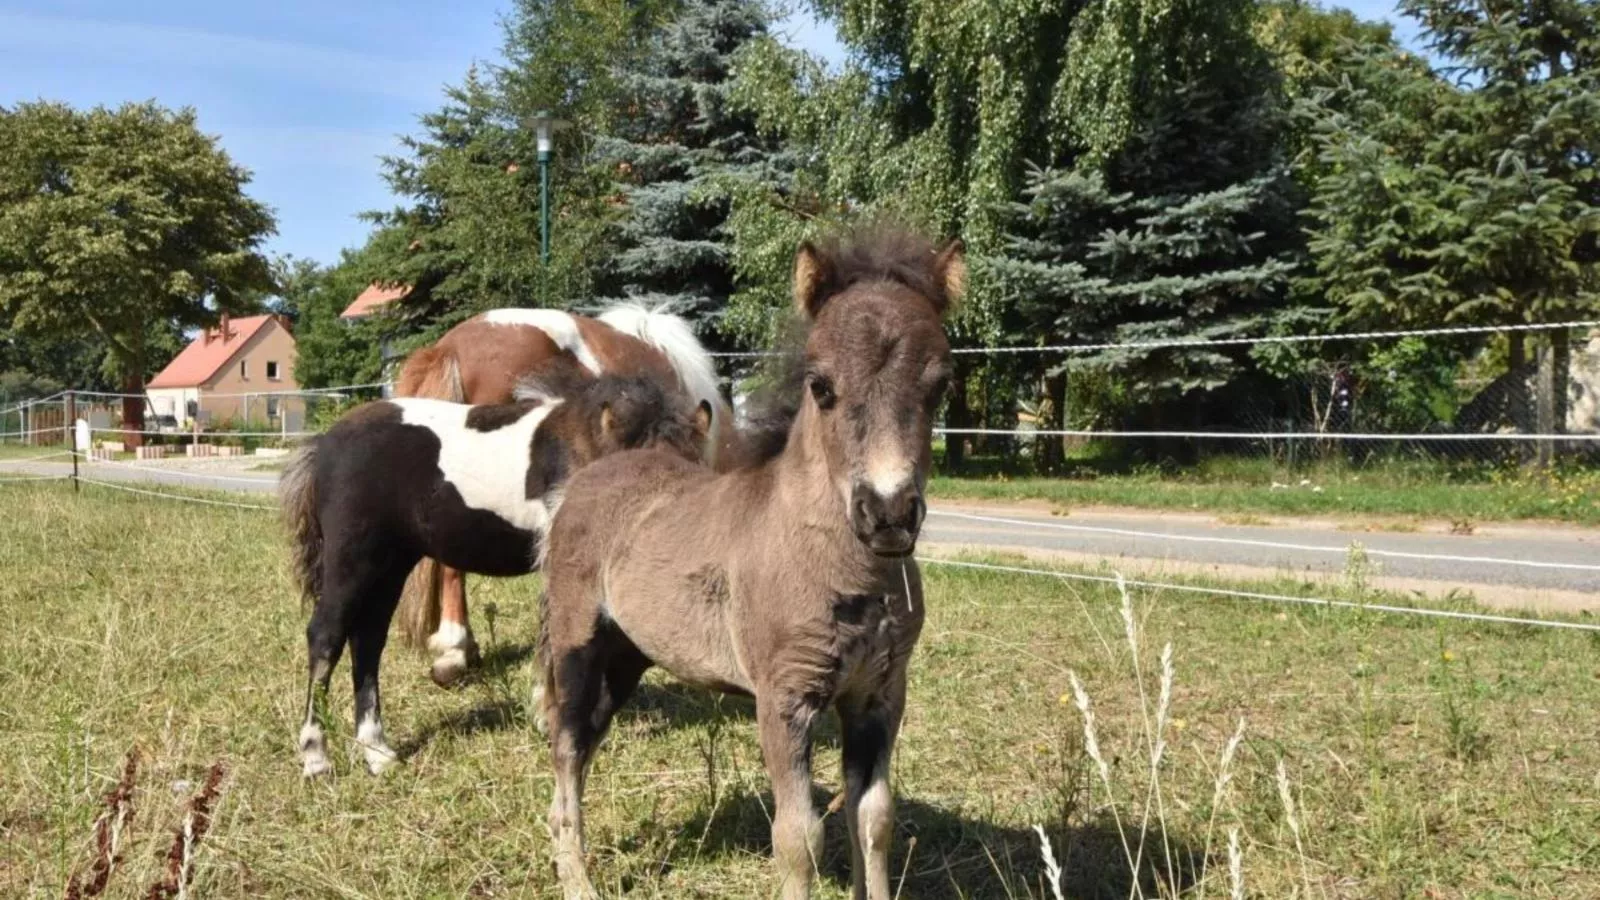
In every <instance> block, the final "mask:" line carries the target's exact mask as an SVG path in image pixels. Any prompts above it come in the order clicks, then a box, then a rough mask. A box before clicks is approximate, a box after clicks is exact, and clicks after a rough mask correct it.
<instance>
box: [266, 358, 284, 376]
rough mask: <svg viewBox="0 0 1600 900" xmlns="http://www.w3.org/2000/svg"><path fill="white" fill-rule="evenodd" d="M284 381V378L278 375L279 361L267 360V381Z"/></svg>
mask: <svg viewBox="0 0 1600 900" xmlns="http://www.w3.org/2000/svg"><path fill="white" fill-rule="evenodd" d="M282 379H283V376H282V375H280V374H278V362H277V360H272V359H269V360H267V380H268V381H281V380H282Z"/></svg>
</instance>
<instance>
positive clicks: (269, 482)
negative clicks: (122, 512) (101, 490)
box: [69, 453, 278, 487]
mask: <svg viewBox="0 0 1600 900" xmlns="http://www.w3.org/2000/svg"><path fill="white" fill-rule="evenodd" d="M69 455H70V454H69ZM78 456H79V458H80V459H82V460H83V461H84V463H85V464H88V465H96V466H112V467H115V468H118V469H131V470H133V471H135V472H154V473H157V474H160V475H170V476H174V477H177V478H193V479H197V480H200V481H228V482H234V483H237V484H254V485H260V486H261V487H272V486H274V485H276V484H277V483H278V480H277V479H276V478H246V477H240V476H234V475H212V474H209V473H206V472H188V471H184V470H183V469H167V468H162V467H159V466H140V465H135V464H134V463H125V462H118V461H116V460H109V459H90V458H89V457H88V456H86V455H84V454H81V453H80V454H78Z"/></svg>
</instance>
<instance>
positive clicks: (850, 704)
mask: <svg viewBox="0 0 1600 900" xmlns="http://www.w3.org/2000/svg"><path fill="white" fill-rule="evenodd" d="M904 709H905V678H904V673H903V672H902V673H900V676H899V677H898V678H894V679H892V681H891V683H890V684H889V685H886V686H885V688H884V689H883V691H882V692H881V693H879V694H877V695H874V696H869V697H860V698H847V699H845V700H842V701H840V703H839V721H840V725H841V726H842V731H843V739H844V740H843V744H844V784H845V804H844V811H845V821H846V822H847V823H848V824H849V826H850V882H851V896H852V897H853V898H854V900H890V896H891V895H890V893H889V843H890V840H891V838H892V837H893V834H894V795H893V793H892V791H891V789H890V786H889V758H890V756H891V755H892V754H893V753H894V741H895V736H896V735H897V734H898V733H899V731H900V715H901V712H902V711H903V710H904Z"/></svg>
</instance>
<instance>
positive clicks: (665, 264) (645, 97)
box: [595, 0, 777, 338]
mask: <svg viewBox="0 0 1600 900" xmlns="http://www.w3.org/2000/svg"><path fill="white" fill-rule="evenodd" d="M767 18H768V13H767V9H766V7H765V5H764V4H762V3H760V2H757V0H688V2H685V3H683V4H682V5H681V6H680V7H679V8H678V10H677V12H676V13H675V15H674V16H673V17H672V18H671V19H670V20H668V21H667V22H665V23H663V24H662V25H661V26H659V27H658V28H656V29H655V30H654V32H653V33H652V34H651V35H650V38H649V40H648V42H647V43H646V45H645V47H644V50H643V52H642V53H641V54H640V57H639V58H638V59H637V60H636V61H634V62H632V63H630V64H628V65H626V66H623V67H619V69H618V70H617V72H616V73H615V75H614V78H615V81H616V83H617V85H618V88H619V92H618V104H619V107H618V110H617V114H616V116H615V119H614V121H615V125H614V128H613V129H612V130H611V132H610V133H609V134H607V135H605V136H602V137H600V138H599V139H597V141H596V144H595V152H596V157H597V158H598V160H599V161H600V163H601V165H602V166H604V168H605V169H606V171H607V172H609V173H610V175H611V176H612V178H613V179H614V185H615V190H616V193H615V194H614V195H613V198H612V199H613V202H614V203H615V204H616V205H617V206H618V207H620V208H621V210H622V215H621V216H620V218H619V219H618V220H617V221H616V222H615V224H614V225H613V226H612V230H611V232H610V235H611V239H612V242H613V243H614V245H615V247H616V251H615V252H614V253H613V254H612V255H611V256H610V258H609V259H607V260H606V261H605V262H604V264H603V265H601V266H600V267H599V274H598V279H597V280H598V289H599V292H600V293H601V294H603V295H609V296H612V297H632V298H637V299H640V300H643V301H647V302H663V301H665V302H667V303H670V304H671V305H672V306H673V307H674V308H675V309H676V311H677V312H679V313H680V314H682V315H685V316H687V317H689V318H690V319H691V320H692V321H694V322H695V323H696V324H697V326H698V330H699V331H700V333H701V335H702V336H703V337H707V338H710V337H712V336H713V333H714V331H716V330H718V329H717V326H718V325H719V322H720V318H721V316H722V314H723V312H724V310H725V308H726V306H727V304H728V299H729V297H730V296H731V295H732V294H733V291H734V271H733V265H732V261H731V252H732V251H731V236H730V234H729V233H728V229H727V227H726V226H727V220H728V216H729V212H730V208H731V199H732V195H733V193H734V191H736V190H738V189H739V187H740V185H741V183H753V184H760V183H765V182H768V181H770V180H771V179H773V178H774V177H775V175H776V170H775V167H776V165H777V163H776V161H775V160H774V159H773V158H772V155H771V154H770V153H769V152H768V149H767V148H766V146H765V145H764V143H763V141H762V139H761V137H760V136H759V135H758V134H757V132H756V128H755V122H754V118H753V116H751V115H750V114H748V113H746V112H742V111H740V110H738V109H735V108H734V107H733V106H732V105H731V104H730V103H729V97H728V95H729V90H730V88H731V79H732V75H733V68H734V58H735V56H736V54H737V53H738V52H739V50H740V49H741V48H742V47H743V46H744V45H745V44H747V43H748V42H749V41H751V40H752V39H753V38H756V37H758V36H760V35H763V34H764V33H765V32H766V28H767Z"/></svg>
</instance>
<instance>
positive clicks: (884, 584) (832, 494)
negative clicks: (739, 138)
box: [539, 234, 965, 900]
mask: <svg viewBox="0 0 1600 900" xmlns="http://www.w3.org/2000/svg"><path fill="white" fill-rule="evenodd" d="M964 272H965V266H964V263H963V261H962V256H961V250H960V247H959V245H957V244H952V245H950V246H949V247H946V248H945V249H943V250H942V251H939V252H935V251H934V249H933V248H932V247H931V246H930V245H928V244H925V243H923V242H921V241H919V240H916V239H913V238H909V237H906V236H903V235H894V234H880V235H877V236H868V237H865V238H862V239H858V240H856V241H853V242H848V243H843V244H839V245H830V246H829V247H827V248H825V249H818V248H816V247H814V246H811V245H809V244H807V245H803V246H801V248H800V250H799V254H798V257H797V259H796V263H795V276H794V297H795V303H796V305H797V307H798V308H799V312H800V315H801V316H802V317H803V318H804V319H805V320H806V321H807V322H808V323H809V332H808V334H807V335H806V342H805V352H804V358H803V367H802V368H799V369H797V371H798V372H799V373H800V374H801V375H802V376H803V389H802V386H801V385H800V384H799V383H796V385H795V387H796V388H797V390H796V392H795V393H796V395H797V396H796V397H795V398H794V401H795V402H796V404H797V405H795V406H792V407H791V409H790V413H791V415H792V418H791V416H785V418H790V419H791V420H790V421H789V422H787V423H785V425H784V427H783V429H782V434H781V435H780V438H781V439H780V440H773V441H766V442H763V441H760V440H759V439H757V438H756V437H755V436H748V437H747V438H746V440H747V442H748V443H749V444H750V446H752V447H755V446H765V447H767V448H769V452H768V455H767V458H765V459H753V460H750V461H748V462H747V463H746V465H745V467H743V468H740V469H738V470H735V471H731V472H725V473H720V474H719V473H716V472H713V471H711V470H708V469H706V468H705V467H703V466H697V465H694V464H693V463H690V462H686V461H685V460H683V459H682V458H681V457H675V456H673V455H671V454H668V453H656V452H629V453H619V454H616V455H614V456H611V457H608V458H606V459H602V460H599V461H598V462H596V463H595V464H594V465H592V466H589V467H588V468H586V469H584V470H582V471H581V472H579V473H577V474H576V475H575V476H573V478H572V480H571V481H570V482H569V483H568V486H567V494H566V501H565V503H564V504H563V506H562V508H561V511H560V513H558V514H557V516H556V519H555V522H554V524H553V525H552V526H551V531H550V540H549V548H550V549H549V556H548V559H547V560H546V566H545V577H546V590H545V595H544V598H543V601H542V605H543V606H544V609H543V610H542V620H543V621H542V624H541V626H540V639H539V659H540V662H541V664H542V667H543V674H544V692H543V698H542V701H541V703H542V706H543V712H544V718H545V721H546V727H547V729H548V731H549V735H550V745H551V755H552V759H553V762H554V764H555V770H556V772H555V774H556V785H555V796H554V798H553V800H552V802H551V810H550V829H551V834H552V835H553V837H554V839H555V842H556V846H555V858H556V868H557V872H558V874H559V876H560V879H561V882H562V886H563V889H564V891H565V894H566V896H567V897H569V898H573V897H590V896H593V894H594V889H593V887H592V885H591V884H590V881H589V878H588V874H587V871H586V866H585V862H584V848H583V813H582V796H583V788H584V781H585V775H586V772H587V769H588V765H589V762H590V760H591V758H592V757H593V754H594V752H595V748H596V746H597V745H598V743H599V742H600V740H601V738H602V737H603V736H604V734H605V732H606V729H607V727H608V725H609V724H610V721H611V717H612V716H613V715H614V714H615V713H616V711H617V709H618V708H619V707H620V706H621V705H622V704H623V703H624V702H625V701H626V700H627V699H628V696H629V694H630V693H631V692H632V691H633V689H634V688H635V686H636V685H637V684H638V682H639V678H640V677H641V676H642V675H643V674H644V672H645V670H647V669H648V668H649V667H650V666H652V665H659V666H662V667H663V668H665V669H667V670H668V671H670V672H672V673H673V674H674V675H675V676H677V677H678V678H680V679H682V680H683V681H686V682H689V683H691V684H694V685H699V686H703V687H707V688H711V689H715V690H720V691H727V692H735V693H743V694H750V695H753V696H754V697H755V705H756V722H757V727H758V729H759V731H760V737H761V750H762V756H763V758H764V759H765V762H766V767H767V772H768V775H769V776H770V777H771V779H772V792H773V800H774V806H775V809H774V815H773V819H772V842H773V849H774V852H775V854H776V856H777V861H778V867H779V875H780V878H781V881H782V895H783V896H784V897H786V898H797V897H805V896H807V895H808V893H809V890H810V884H811V878H812V874H813V869H814V866H815V865H816V863H817V861H818V859H819V858H820V854H821V850H822V841H821V837H822V827H821V820H820V819H819V818H818V817H817V815H816V812H815V811H814V810H813V808H812V805H811V737H810V733H811V726H812V723H813V721H814V720H815V719H816V717H817V716H818V715H819V714H820V713H822V712H824V711H825V710H826V709H827V708H828V707H829V706H833V707H835V708H837V710H838V713H839V718H840V722H841V724H842V736H843V751H844V780H845V796H846V802H845V817H846V820H847V822H848V823H849V829H850V835H851V841H850V846H851V857H852V863H853V866H852V870H853V871H852V880H853V885H854V892H855V896H856V897H857V898H871V900H889V897H890V895H889V842H890V837H891V835H892V832H893V822H892V817H893V809H892V805H893V804H892V799H891V796H890V787H889V760H890V755H891V753H892V751H893V748H894V741H895V736H896V734H897V733H898V731H899V727H900V718H901V713H902V711H903V709H904V706H905V697H906V668H907V663H908V661H909V659H910V656H911V651H912V648H913V647H914V646H915V644H916V642H917V636H918V634H919V633H920V632H921V630H922V621H923V603H922V587H921V585H922V582H921V578H920V576H919V573H918V571H917V566H916V563H915V562H914V561H913V559H912V557H911V554H912V551H913V550H914V549H915V546H916V540H917V536H918V533H919V531H920V529H921V526H922V520H923V515H924V513H925V506H924V503H923V486H924V484H925V483H926V480H927V477H928V470H929V467H930V462H931V449H930V448H931V442H932V429H933V417H934V413H935V410H936V409H937V407H938V405H939V402H940V398H941V397H942V396H943V394H944V391H945V387H946V385H947V383H948V381H949V373H950V345H949V343H948V341H947V340H946V338H945V334H944V329H943V327H942V325H941V321H940V320H941V317H942V316H943V315H944V313H945V312H946V311H947V309H948V308H949V306H950V304H951V301H952V300H953V299H954V298H955V297H956V296H957V295H958V294H959V293H960V290H961V285H962V281H963V277H964Z"/></svg>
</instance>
